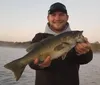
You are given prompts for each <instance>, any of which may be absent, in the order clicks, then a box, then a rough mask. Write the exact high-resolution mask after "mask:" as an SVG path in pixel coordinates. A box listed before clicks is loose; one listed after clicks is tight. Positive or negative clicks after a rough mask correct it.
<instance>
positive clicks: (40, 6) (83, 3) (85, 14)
mask: <svg viewBox="0 0 100 85" xmlns="http://www.w3.org/2000/svg"><path fill="white" fill-rule="evenodd" d="M55 2H61V3H63V4H64V5H65V6H66V8H67V11H68V15H69V20H68V22H69V24H70V27H71V29H72V30H80V31H81V30H83V35H84V36H85V37H87V38H88V40H89V42H96V41H99V42H100V0H0V41H13V42H25V41H30V40H32V38H33V37H34V36H35V34H36V33H38V32H44V30H45V26H46V24H47V22H48V21H47V15H48V10H49V7H50V5H51V4H53V3H55Z"/></svg>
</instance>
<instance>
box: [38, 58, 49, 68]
mask: <svg viewBox="0 0 100 85" xmlns="http://www.w3.org/2000/svg"><path fill="white" fill-rule="evenodd" d="M50 63H51V57H50V56H48V57H47V58H46V59H45V60H44V62H43V63H41V64H39V66H42V67H48V66H49V65H50Z"/></svg>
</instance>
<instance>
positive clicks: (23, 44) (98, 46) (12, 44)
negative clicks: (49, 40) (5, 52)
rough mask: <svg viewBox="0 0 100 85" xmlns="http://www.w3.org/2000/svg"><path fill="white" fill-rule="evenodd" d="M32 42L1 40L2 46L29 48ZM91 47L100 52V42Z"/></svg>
mask: <svg viewBox="0 0 100 85" xmlns="http://www.w3.org/2000/svg"><path fill="white" fill-rule="evenodd" d="M30 44H31V41H27V42H7V41H0V46H7V47H18V48H27V47H28V46H29V45H30ZM91 48H92V50H93V52H100V43H99V42H94V43H91Z"/></svg>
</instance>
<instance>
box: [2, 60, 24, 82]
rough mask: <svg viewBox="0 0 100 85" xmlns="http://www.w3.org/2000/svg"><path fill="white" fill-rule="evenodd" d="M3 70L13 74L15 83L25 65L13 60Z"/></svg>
mask: <svg viewBox="0 0 100 85" xmlns="http://www.w3.org/2000/svg"><path fill="white" fill-rule="evenodd" d="M4 67H5V68H7V69H9V70H11V71H13V72H14V75H15V78H16V81H18V80H19V79H20V77H21V75H22V73H23V71H24V69H25V67H26V65H25V64H22V63H20V59H17V60H14V61H12V62H10V63H7V64H6V65H4Z"/></svg>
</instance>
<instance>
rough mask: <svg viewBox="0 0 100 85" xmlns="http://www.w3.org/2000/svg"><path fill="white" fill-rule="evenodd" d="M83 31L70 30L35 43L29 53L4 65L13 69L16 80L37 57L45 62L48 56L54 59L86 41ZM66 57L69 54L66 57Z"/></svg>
mask: <svg viewBox="0 0 100 85" xmlns="http://www.w3.org/2000/svg"><path fill="white" fill-rule="evenodd" d="M82 33H83V31H78V30H75V31H68V32H64V33H61V34H58V35H56V36H51V37H49V38H46V39H43V40H41V41H40V42H36V43H33V44H31V45H30V46H29V48H27V49H26V50H27V53H26V54H25V55H24V56H23V57H21V58H19V59H15V60H13V61H11V62H9V63H7V64H5V65H4V67H5V68H7V69H9V70H11V71H12V72H13V73H14V76H15V79H16V81H18V80H19V79H20V77H21V75H22V73H23V71H24V70H25V67H26V66H27V65H28V64H29V63H31V62H33V60H34V59H35V58H38V59H39V61H40V62H43V61H44V60H45V59H46V57H47V56H51V60H54V59H57V58H59V57H61V56H62V55H63V54H65V53H68V52H69V51H70V50H71V49H72V48H73V45H74V46H75V45H76V44H77V43H80V42H85V39H84V36H83V35H82ZM66 57H67V55H66V56H65V57H64V59H65V58H66Z"/></svg>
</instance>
